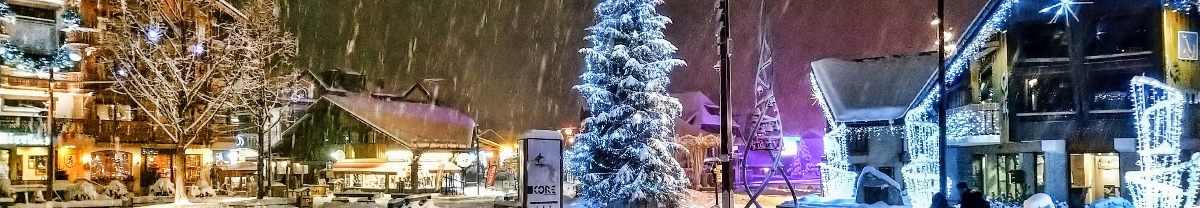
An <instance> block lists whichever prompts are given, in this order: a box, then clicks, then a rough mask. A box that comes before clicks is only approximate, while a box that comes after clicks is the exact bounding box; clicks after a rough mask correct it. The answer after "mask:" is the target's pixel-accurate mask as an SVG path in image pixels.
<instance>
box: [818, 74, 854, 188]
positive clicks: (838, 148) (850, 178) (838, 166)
mask: <svg viewBox="0 0 1200 208" xmlns="http://www.w3.org/2000/svg"><path fill="white" fill-rule="evenodd" d="M808 81H809V84H810V87H811V88H810V89H812V93H813V98H814V99H816V102H817V105H818V106H820V107H821V112H822V113H824V115H825V121H826V122H828V123H829V126H833V129H830V131H829V132H828V133H825V136H824V137H822V138H821V139H822V142H821V143H822V144H823V148H822V149H823V150H824V151H823V156H824V157H825V162H822V163H818V164H817V165H818V166H820V167H821V170H820V171H821V192H822V193H823V194H824V196H825V197H835V196H836V197H847V198H854V195H855V192H857V191H855V190H854V186H855V184H854V180H855V177H857V174H854V171H850V154H849V150H848V149H847V146H846V139H847V137H846V136H847V133H848V132H847V129H846V126H845V125H837V124H836V122H834V120H833V114H832V113H831V112H830V111H829V106H828V103H827V102H826V101H825V94H824V93H823V92H822V91H821V86H820V85H817V77H816V74H814V73H809V74H808Z"/></svg>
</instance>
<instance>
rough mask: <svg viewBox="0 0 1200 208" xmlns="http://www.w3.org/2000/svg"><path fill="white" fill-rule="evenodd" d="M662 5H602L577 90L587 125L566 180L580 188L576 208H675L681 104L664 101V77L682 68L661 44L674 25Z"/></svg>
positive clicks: (681, 179) (651, 1)
mask: <svg viewBox="0 0 1200 208" xmlns="http://www.w3.org/2000/svg"><path fill="white" fill-rule="evenodd" d="M662 3H663V2H662V0H604V1H600V2H599V4H598V5H596V8H595V10H594V11H595V14H596V24H595V25H594V26H592V27H590V28H588V31H589V32H590V34H589V35H588V36H587V40H588V41H589V42H590V43H591V47H590V48H584V49H582V50H581V52H582V53H583V55H584V60H585V61H586V63H587V65H586V69H585V71H584V73H583V75H581V76H580V78H581V79H582V82H583V83H582V84H579V85H576V86H575V89H576V90H578V91H579V92H580V93H581V94H582V95H583V98H584V101H585V102H586V105H587V106H586V107H587V111H586V112H585V113H586V114H587V119H585V120H584V121H583V128H582V131H581V132H580V134H578V135H576V136H577V137H576V143H575V146H574V149H573V150H572V151H571V152H572V153H573V154H571V155H569V156H568V157H569V158H568V159H569V160H570V162H569V164H570V165H569V170H568V171H569V172H570V173H571V174H573V175H575V176H576V177H577V178H578V179H579V181H580V183H579V186H578V192H579V193H578V198H577V199H576V201H575V205H576V206H579V207H637V206H667V207H678V206H679V204H680V200H682V199H683V198H684V193H685V192H684V187H685V186H686V185H687V183H688V182H687V179H686V178H685V176H684V173H683V168H681V167H680V166H679V163H678V162H677V161H675V159H674V158H673V157H672V156H671V155H672V154H671V152H672V151H674V150H676V149H681V148H682V147H680V146H679V145H678V144H675V143H674V142H673V141H672V138H673V136H674V133H673V129H674V125H675V124H674V123H673V121H674V120H675V118H676V117H678V116H679V113H680V105H679V101H678V100H677V99H675V98H674V97H671V96H670V95H669V94H668V93H667V85H668V84H669V83H670V79H669V78H670V77H669V74H670V72H671V70H672V69H673V68H675V67H677V66H681V65H684V62H683V61H682V60H679V59H676V58H675V51H676V50H677V49H676V48H675V46H674V45H672V44H671V43H670V42H668V41H667V40H665V39H663V38H664V35H663V32H662V31H663V29H664V28H665V27H666V25H667V24H668V23H670V22H671V20H670V19H669V18H667V17H666V16H662V15H660V14H659V13H658V11H657V10H656V9H655V6H657V5H658V4H662Z"/></svg>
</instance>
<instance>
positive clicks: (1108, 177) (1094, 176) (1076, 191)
mask: <svg viewBox="0 0 1200 208" xmlns="http://www.w3.org/2000/svg"><path fill="white" fill-rule="evenodd" d="M1120 174H1121V173H1120V158H1118V157H1117V154H1115V153H1087V154H1072V155H1071V198H1070V199H1069V200H1070V201H1071V202H1072V203H1074V204H1088V203H1091V202H1093V201H1095V200H1097V199H1101V198H1104V197H1112V196H1120V187H1121V179H1120V178H1119V176H1120Z"/></svg>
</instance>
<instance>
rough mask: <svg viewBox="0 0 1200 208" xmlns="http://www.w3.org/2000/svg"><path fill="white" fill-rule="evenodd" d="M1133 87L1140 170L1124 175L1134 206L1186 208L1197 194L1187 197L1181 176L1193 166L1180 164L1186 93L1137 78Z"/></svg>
mask: <svg viewBox="0 0 1200 208" xmlns="http://www.w3.org/2000/svg"><path fill="white" fill-rule="evenodd" d="M1130 85H1131V90H1130V91H1131V94H1132V95H1133V96H1134V98H1133V110H1134V117H1135V122H1134V124H1135V126H1136V128H1137V134H1138V138H1137V153H1138V156H1139V157H1140V158H1139V159H1138V164H1139V166H1140V167H1141V170H1140V171H1131V172H1129V173H1127V174H1126V175H1125V178H1126V181H1128V183H1129V190H1130V196H1133V202H1134V203H1135V204H1136V205H1137V207H1165V208H1176V207H1183V206H1184V202H1185V200H1186V201H1189V202H1194V200H1195V197H1196V195H1195V193H1190V194H1185V193H1186V192H1185V190H1184V189H1183V188H1182V187H1183V185H1184V184H1183V180H1182V176H1183V173H1182V172H1183V171H1184V170H1186V169H1187V168H1188V166H1190V165H1183V164H1184V163H1181V162H1180V151H1181V150H1180V148H1179V147H1180V143H1181V140H1180V139H1181V135H1182V133H1183V122H1182V120H1183V110H1184V109H1183V107H1184V102H1185V98H1184V95H1183V93H1181V92H1180V91H1179V90H1176V89H1174V88H1172V87H1170V86H1168V85H1166V84H1164V83H1162V82H1159V81H1158V80H1154V79H1152V78H1149V77H1144V76H1137V77H1134V78H1133V80H1130ZM1189 164H1190V163H1189ZM1192 177H1193V178H1194V177H1198V176H1195V175H1193V176H1192ZM1193 180H1195V179H1193ZM1192 186H1196V184H1192ZM1188 190H1191V191H1194V189H1193V188H1189V189H1188Z"/></svg>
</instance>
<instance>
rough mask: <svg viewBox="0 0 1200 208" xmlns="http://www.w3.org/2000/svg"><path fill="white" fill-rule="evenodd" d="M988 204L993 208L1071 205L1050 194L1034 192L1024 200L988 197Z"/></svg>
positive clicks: (1036, 207)
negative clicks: (1056, 200) (1056, 199)
mask: <svg viewBox="0 0 1200 208" xmlns="http://www.w3.org/2000/svg"><path fill="white" fill-rule="evenodd" d="M988 204H990V205H991V207H992V208H1068V207H1069V206H1067V203H1066V202H1055V201H1054V199H1052V198H1050V195H1047V194H1045V193H1038V194H1034V195H1033V196H1030V197H1029V198H1028V199H1025V200H1024V201H1020V200H1019V199H1018V200H1015V201H1008V200H997V199H988Z"/></svg>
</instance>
